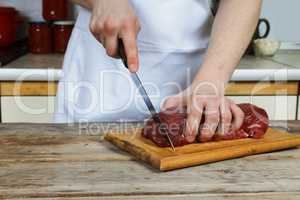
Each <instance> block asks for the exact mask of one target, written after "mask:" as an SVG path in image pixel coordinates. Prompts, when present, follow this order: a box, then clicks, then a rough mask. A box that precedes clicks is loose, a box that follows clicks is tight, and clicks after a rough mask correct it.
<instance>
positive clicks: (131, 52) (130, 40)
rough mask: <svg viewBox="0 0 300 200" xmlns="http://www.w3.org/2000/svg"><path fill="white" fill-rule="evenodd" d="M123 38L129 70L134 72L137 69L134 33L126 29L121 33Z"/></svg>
mask: <svg viewBox="0 0 300 200" xmlns="http://www.w3.org/2000/svg"><path fill="white" fill-rule="evenodd" d="M121 38H122V39H123V43H124V48H125V52H126V56H127V64H128V66H129V71H131V72H136V71H137V70H138V50H137V42H136V34H135V33H134V32H132V31H128V32H126V33H123V34H122V35H121Z"/></svg>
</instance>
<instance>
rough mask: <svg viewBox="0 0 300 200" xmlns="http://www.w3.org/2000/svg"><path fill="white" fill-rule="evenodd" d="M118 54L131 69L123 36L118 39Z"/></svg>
mask: <svg viewBox="0 0 300 200" xmlns="http://www.w3.org/2000/svg"><path fill="white" fill-rule="evenodd" d="M118 54H119V56H120V58H121V60H122V62H123V64H124V66H125V67H126V68H127V69H129V67H128V63H127V56H126V52H125V47H124V43H123V40H122V38H119V39H118Z"/></svg>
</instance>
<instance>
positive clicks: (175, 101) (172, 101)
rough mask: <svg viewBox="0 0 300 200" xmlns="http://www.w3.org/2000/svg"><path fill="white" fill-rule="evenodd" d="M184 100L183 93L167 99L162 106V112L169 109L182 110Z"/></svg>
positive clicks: (184, 104)
mask: <svg viewBox="0 0 300 200" xmlns="http://www.w3.org/2000/svg"><path fill="white" fill-rule="evenodd" d="M185 102H186V98H185V96H184V94H183V93H179V94H177V95H174V96H169V97H167V98H166V99H165V100H164V101H163V104H162V110H163V111H164V110H168V109H170V108H182V107H184V106H186V103H185Z"/></svg>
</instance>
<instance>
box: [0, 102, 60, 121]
mask: <svg viewBox="0 0 300 200" xmlns="http://www.w3.org/2000/svg"><path fill="white" fill-rule="evenodd" d="M54 101H55V97H18V96H16V97H1V112H2V122H3V123H22V122H23V123H51V122H52V117H53V113H54Z"/></svg>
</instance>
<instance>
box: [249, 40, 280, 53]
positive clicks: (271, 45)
mask: <svg viewBox="0 0 300 200" xmlns="http://www.w3.org/2000/svg"><path fill="white" fill-rule="evenodd" d="M280 45H281V43H280V42H279V41H275V40H270V39H258V40H254V52H255V56H274V55H275V53H276V52H277V51H278V49H279V48H280Z"/></svg>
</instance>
